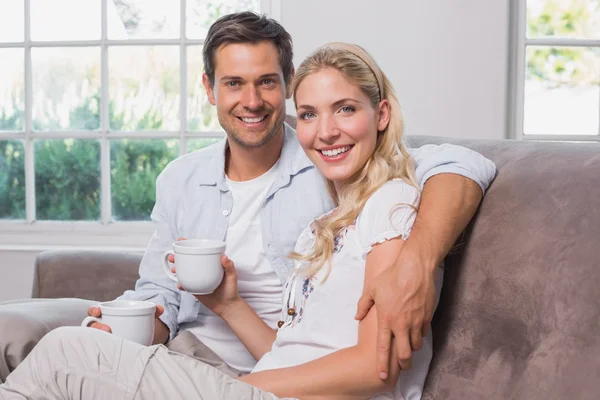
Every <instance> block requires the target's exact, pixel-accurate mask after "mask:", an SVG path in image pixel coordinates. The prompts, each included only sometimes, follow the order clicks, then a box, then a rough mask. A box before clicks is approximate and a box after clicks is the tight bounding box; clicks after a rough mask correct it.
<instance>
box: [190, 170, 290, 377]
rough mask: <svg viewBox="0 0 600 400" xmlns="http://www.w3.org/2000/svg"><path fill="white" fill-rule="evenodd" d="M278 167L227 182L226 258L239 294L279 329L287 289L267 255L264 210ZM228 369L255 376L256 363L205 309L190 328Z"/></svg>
mask: <svg viewBox="0 0 600 400" xmlns="http://www.w3.org/2000/svg"><path fill="white" fill-rule="evenodd" d="M276 166H277V164H276V165H275V166H273V167H272V168H271V169H270V170H269V171H267V172H266V173H265V174H263V175H261V176H259V177H258V178H255V179H253V180H250V181H244V182H235V181H232V180H230V179H229V178H227V186H228V188H229V190H230V191H231V194H232V196H233V207H232V209H231V214H230V215H229V227H228V229H227V236H226V238H225V243H226V248H225V254H227V256H228V257H229V258H230V259H231V260H232V261H233V262H234V264H235V268H236V271H237V275H238V292H239V294H240V296H241V297H242V298H243V299H244V300H246V302H247V303H248V304H249V305H250V307H252V308H253V309H254V311H256V313H257V314H258V315H259V316H260V317H261V318H262V319H263V320H264V321H265V322H266V323H267V324H269V325H270V326H272V327H273V329H275V327H276V326H277V321H278V320H279V312H280V310H281V293H282V290H283V287H282V285H281V281H280V280H279V278H278V277H277V274H276V273H275V271H274V269H273V267H272V266H271V264H270V263H269V259H268V258H267V255H266V254H265V252H264V250H263V248H264V247H263V237H262V234H261V220H260V215H259V211H260V209H261V206H262V205H263V202H264V201H265V199H266V197H267V193H268V192H269V189H271V186H272V185H273V182H274V181H275V178H276V171H277V168H276ZM187 329H188V330H190V331H191V332H192V333H193V334H194V335H196V336H197V337H198V338H199V339H200V340H201V341H202V342H203V343H204V344H206V345H207V346H208V347H209V348H210V349H211V350H213V351H214V352H215V353H216V354H217V355H218V356H219V357H221V358H222V359H223V360H224V361H225V362H226V363H227V364H229V365H231V366H232V367H234V368H236V369H238V370H240V371H243V372H250V370H252V368H253V367H254V365H255V364H256V360H255V359H254V357H252V355H251V354H250V353H249V352H248V350H247V349H246V347H245V346H244V345H243V344H242V342H241V341H240V340H239V339H238V337H237V336H236V335H235V333H234V332H233V331H232V330H231V328H229V325H227V323H225V321H223V320H222V319H221V318H220V317H218V316H217V315H215V314H213V313H212V312H211V311H210V310H209V309H207V308H206V307H204V306H201V308H200V315H199V318H198V319H197V323H196V324H194V325H193V326H191V327H187Z"/></svg>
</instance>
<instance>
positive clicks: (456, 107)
mask: <svg viewBox="0 0 600 400" xmlns="http://www.w3.org/2000/svg"><path fill="white" fill-rule="evenodd" d="M509 1H510V0H371V1H366V0H301V1H300V0H299V1H291V0H281V8H282V10H281V14H282V15H281V22H282V24H283V25H284V26H285V27H286V29H287V30H288V31H289V32H290V33H291V35H292V37H293V39H294V48H295V53H296V57H295V64H296V66H297V65H298V64H299V63H300V62H301V61H302V59H303V58H304V57H305V56H307V55H308V54H309V53H310V52H311V51H312V50H314V49H315V48H316V47H317V46H319V45H321V44H324V43H326V42H330V41H346V42H353V43H357V44H360V45H361V46H363V47H365V48H366V49H367V50H368V51H369V52H370V53H371V54H372V55H373V56H374V57H375V59H376V60H377V61H378V63H379V64H380V65H381V67H382V68H383V70H384V71H385V72H386V74H387V75H388V76H389V77H390V79H391V80H392V82H393V84H394V86H395V88H396V91H397V92H398V96H399V99H400V103H401V105H402V107H403V110H404V116H405V120H406V126H407V133H409V134H417V135H440V136H451V137H473V138H496V139H500V138H504V137H506V120H507V113H506V92H507V90H506V88H507V80H508V49H509V48H508V32H509ZM292 111H293V109H292V108H291V107H290V108H289V109H288V113H292Z"/></svg>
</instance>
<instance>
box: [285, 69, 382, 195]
mask: <svg viewBox="0 0 600 400" xmlns="http://www.w3.org/2000/svg"><path fill="white" fill-rule="evenodd" d="M295 95H296V96H295V97H296V112H297V115H298V125H297V128H296V129H297V133H298V139H299V141H300V144H301V145H302V148H303V149H304V151H305V152H306V154H307V155H308V157H309V158H310V159H311V161H312V162H313V164H314V165H315V166H316V167H317V168H318V169H319V170H320V171H321V173H322V174H323V176H325V178H327V179H329V180H331V181H333V183H334V184H335V186H336V189H338V190H339V188H340V185H343V183H344V182H345V181H346V180H347V179H348V178H350V177H352V176H353V175H354V174H356V173H357V172H358V171H360V170H361V169H362V168H363V166H364V165H365V163H366V162H367V160H368V159H369V157H370V156H371V155H372V154H373V152H374V151H375V145H376V142H377V134H378V131H381V130H383V129H385V127H386V126H387V124H388V122H389V103H388V102H387V100H383V101H382V102H381V103H380V104H379V106H378V107H377V108H374V107H373V106H372V105H371V101H370V100H369V98H368V97H367V96H366V95H365V94H364V93H363V92H362V91H361V90H360V88H359V87H358V86H356V85H354V84H352V83H351V82H350V81H348V79H346V77H345V76H344V75H343V74H342V73H341V72H339V71H338V70H336V69H333V68H326V69H323V70H320V71H319V72H316V73H314V74H311V75H308V76H307V77H306V78H304V79H303V80H302V82H300V85H299V86H298V88H297V89H296V93H295Z"/></svg>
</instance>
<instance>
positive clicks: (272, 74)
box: [260, 72, 279, 79]
mask: <svg viewBox="0 0 600 400" xmlns="http://www.w3.org/2000/svg"><path fill="white" fill-rule="evenodd" d="M265 78H277V79H279V74H278V73H276V72H271V73H269V74H264V75H261V76H260V79H265Z"/></svg>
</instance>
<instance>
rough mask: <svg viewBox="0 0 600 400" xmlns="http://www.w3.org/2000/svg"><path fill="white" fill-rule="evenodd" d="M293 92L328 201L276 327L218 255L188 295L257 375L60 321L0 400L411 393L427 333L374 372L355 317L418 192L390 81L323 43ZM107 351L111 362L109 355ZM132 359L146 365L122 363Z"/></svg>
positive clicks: (422, 367) (301, 244)
mask: <svg viewBox="0 0 600 400" xmlns="http://www.w3.org/2000/svg"><path fill="white" fill-rule="evenodd" d="M292 89H293V91H294V101H295V103H296V110H297V115H298V126H297V133H298V139H299V141H300V143H301V145H302V147H303V149H304V150H305V152H306V154H307V155H308V157H309V158H310V159H311V160H312V162H313V163H314V164H315V166H316V167H317V168H319V170H320V172H321V173H322V174H323V175H324V177H325V178H326V179H327V182H328V188H329V191H330V194H331V196H332V197H333V199H334V201H335V203H336V205H337V207H336V208H335V209H334V210H333V211H332V212H330V213H328V214H325V215H323V216H321V217H319V218H317V219H316V220H315V221H313V222H312V223H311V225H310V226H308V227H307V228H306V229H305V230H304V232H302V234H301V235H300V237H299V239H298V242H297V245H296V252H295V253H294V254H292V255H291V257H292V258H294V259H295V260H296V268H295V270H294V272H293V273H292V275H291V276H290V278H289V279H288V281H287V283H286V286H285V290H284V298H283V307H282V317H281V321H280V322H279V324H278V325H279V330H278V331H277V333H276V332H275V331H273V330H272V329H271V328H270V327H269V326H267V325H266V324H265V323H264V322H263V321H262V320H261V319H260V318H259V317H258V316H257V315H256V313H255V312H254V311H253V310H252V309H251V308H250V307H249V306H248V305H247V303H246V302H245V301H244V300H243V299H242V298H241V297H240V296H239V295H238V292H237V277H236V272H235V267H234V265H233V263H232V262H231V260H229V259H227V257H224V258H223V266H224V269H225V278H224V280H223V282H222V284H221V285H220V286H219V288H218V289H217V290H216V291H215V292H214V293H213V294H210V295H205V296H197V297H198V299H199V300H200V301H201V302H202V303H203V304H204V305H205V306H207V307H208V308H210V309H211V310H212V311H213V312H215V313H216V314H217V315H219V316H221V317H222V318H223V319H224V320H225V321H226V322H227V323H228V324H229V325H230V326H231V328H232V329H233V330H234V331H235V332H236V334H237V335H238V336H239V338H240V340H241V341H242V342H243V343H244V344H245V346H246V347H247V348H248V350H249V351H250V352H251V354H252V355H253V356H254V357H255V358H256V359H257V360H259V362H258V364H257V365H256V367H255V369H254V370H253V372H252V373H251V374H249V375H246V376H243V377H240V378H238V379H235V378H233V377H230V376H228V375H225V374H224V373H222V372H221V371H218V370H217V369H214V368H212V367H210V366H208V365H206V364H203V363H201V362H199V361H197V360H196V359H193V358H190V357H186V356H183V355H181V354H177V353H171V352H169V351H168V350H167V349H166V348H165V347H164V346H152V347H148V348H146V347H142V346H138V345H135V344H133V343H130V342H124V341H122V340H120V339H118V338H115V337H113V336H111V335H108V334H106V333H103V332H100V331H95V330H86V331H85V332H83V331H82V330H81V329H77V328H62V329H58V330H56V331H53V332H52V333H51V334H49V335H48V336H47V337H46V338H45V339H43V340H42V342H40V345H38V347H36V349H34V351H33V352H32V353H31V355H30V356H29V357H28V358H27V359H26V360H25V362H24V363H23V364H25V365H26V366H25V367H23V366H21V367H19V368H18V369H17V370H16V371H15V372H13V374H12V375H11V376H10V377H9V379H8V380H7V383H6V385H3V386H0V398H2V397H1V396H2V395H3V394H5V395H6V396H8V395H9V394H13V393H14V396H13V397H9V398H23V397H24V396H27V398H80V397H81V394H82V393H84V390H83V388H85V389H86V390H88V392H86V393H90V391H91V392H92V393H94V397H95V398H110V397H112V398H131V399H143V398H144V399H145V398H169V399H175V398H208V399H250V398H251V399H274V398H282V397H294V398H302V399H317V398H327V399H330V398H332V399H364V398H370V397H373V396H375V398H404V399H409V398H410V399H412V398H419V397H420V393H421V390H422V385H423V383H424V380H425V376H426V373H427V369H428V365H429V361H430V358H431V337H430V336H429V337H428V338H427V340H426V344H425V346H424V347H425V348H424V350H422V351H421V352H419V353H417V354H415V356H414V357H413V359H414V363H413V368H412V369H411V370H409V371H406V372H403V373H402V374H400V371H399V368H398V366H397V364H396V362H395V360H393V361H390V365H389V371H390V373H389V375H384V376H378V375H377V374H376V372H375V371H376V370H377V369H376V365H375V363H376V335H377V323H376V312H377V310H376V308H375V307H373V308H372V309H371V311H370V312H369V314H368V315H367V317H366V318H365V319H363V320H362V321H361V322H360V323H359V322H358V321H356V320H355V319H354V313H355V305H356V303H357V301H358V299H359V297H360V295H361V292H362V288H363V285H364V283H365V282H368V281H369V280H371V279H373V278H374V277H375V276H377V275H378V274H379V273H381V272H382V270H383V269H384V268H385V265H386V260H389V259H395V258H396V257H397V255H398V253H399V252H400V251H401V249H402V246H403V243H404V240H405V239H406V238H407V237H408V235H409V233H410V229H411V227H412V224H413V221H414V218H415V215H416V208H417V207H418V202H419V190H418V189H417V185H416V184H415V180H414V177H413V170H412V165H411V162H410V157H409V156H408V153H407V152H406V150H405V148H404V146H403V144H402V125H403V124H402V118H401V114H400V108H399V104H398V102H397V99H396V96H395V94H394V91H393V88H392V86H391V84H390V82H389V80H388V79H387V77H386V76H385V74H384V73H383V72H382V71H381V70H380V69H379V67H378V66H377V64H376V63H375V62H374V60H373V59H372V58H371V57H370V56H369V55H368V54H367V53H366V52H365V51H364V50H362V49H361V48H360V47H358V46H354V45H348V44H343V43H331V44H329V45H325V46H323V47H321V48H320V49H318V50H317V51H316V52H315V53H313V54H312V55H311V56H309V57H308V58H307V59H306V60H304V61H303V63H302V64H301V65H300V67H299V69H298V71H297V74H296V76H295V78H294V81H293V87H292ZM439 272H440V273H439V274H438V293H439V287H440V284H441V270H440V271H439ZM91 336H94V337H95V338H94V339H96V340H90V337H91ZM74 342H75V343H79V345H78V346H76V345H73V343H74ZM98 343H102V345H101V346H98ZM52 346H61V347H62V348H63V349H64V350H63V352H62V354H63V355H64V357H62V359H61V360H52V362H50V361H49V360H46V359H45V357H44V354H45V352H44V349H45V348H49V347H52ZM77 351H86V352H92V353H93V354H98V356H97V357H92V359H97V360H98V361H97V362H94V363H92V364H90V363H89V359H90V357H83V358H82V360H83V359H85V360H88V361H86V362H82V361H81V360H78V353H77ZM109 356H110V357H109ZM108 358H110V359H111V360H114V361H111V362H108V363H107V362H105V360H106V359H108ZM120 360H123V361H120ZM130 360H134V362H135V363H136V364H138V363H141V364H143V365H144V368H128V367H130V366H131V365H130V364H128V363H130V362H131V361H130ZM38 364H39V365H41V364H45V365H44V367H43V368H36V366H37V365H38ZM138 365H139V364H138ZM74 369H77V373H74V372H73V371H74ZM42 370H43V371H48V370H50V371H51V373H46V374H45V375H44V374H41V373H39V371H42ZM132 370H135V371H143V372H139V373H130V372H129V371H132ZM82 371H83V373H82ZM36 372H37V373H36ZM17 393H19V395H17ZM378 394H380V395H381V397H378ZM78 396H79V397H78ZM102 396H104V397H102Z"/></svg>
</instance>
